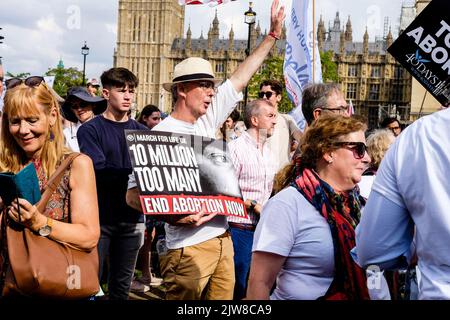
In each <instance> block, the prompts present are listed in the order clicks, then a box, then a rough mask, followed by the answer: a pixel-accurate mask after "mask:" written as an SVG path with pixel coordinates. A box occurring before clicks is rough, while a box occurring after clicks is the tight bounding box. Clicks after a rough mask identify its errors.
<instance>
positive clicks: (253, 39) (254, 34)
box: [250, 23, 257, 52]
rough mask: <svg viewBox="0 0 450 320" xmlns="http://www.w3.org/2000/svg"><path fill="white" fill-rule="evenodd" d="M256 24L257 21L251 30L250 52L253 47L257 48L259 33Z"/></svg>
mask: <svg viewBox="0 0 450 320" xmlns="http://www.w3.org/2000/svg"><path fill="white" fill-rule="evenodd" d="M255 25H256V23H254V24H252V31H251V36H250V45H251V48H250V52H251V51H253V49H255V47H256V37H257V34H256V26H255Z"/></svg>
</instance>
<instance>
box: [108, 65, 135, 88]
mask: <svg viewBox="0 0 450 320" xmlns="http://www.w3.org/2000/svg"><path fill="white" fill-rule="evenodd" d="M100 79H101V81H102V86H103V88H106V89H111V88H112V87H116V88H123V87H126V86H128V87H129V88H136V87H137V86H138V84H139V79H138V78H137V77H136V76H135V75H134V73H133V72H131V71H130V70H128V69H126V68H111V69H109V70H107V71H105V72H103V74H102V76H101V77H100Z"/></svg>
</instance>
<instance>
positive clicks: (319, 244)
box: [252, 187, 334, 300]
mask: <svg viewBox="0 0 450 320" xmlns="http://www.w3.org/2000/svg"><path fill="white" fill-rule="evenodd" d="M252 250H253V251H264V252H271V253H275V254H278V255H281V256H284V257H287V258H286V261H285V263H284V265H283V266H282V268H281V271H280V272H279V273H278V276H277V286H276V288H275V290H274V292H273V293H272V295H271V297H270V298H271V299H274V300H315V299H317V298H319V297H321V296H323V295H324V294H325V293H326V292H327V290H328V288H329V287H330V285H331V282H332V281H333V277H334V248H333V239H332V237H331V231H330V226H329V225H328V223H327V221H326V220H325V219H324V218H323V217H322V216H321V215H320V213H319V212H318V211H317V210H316V208H314V207H313V206H312V205H311V204H310V203H309V202H308V200H306V199H305V198H304V197H303V196H302V195H301V194H300V192H298V191H297V190H296V189H295V188H293V187H288V188H286V189H284V190H282V191H280V192H279V193H278V194H276V195H275V196H274V197H273V198H271V199H270V200H269V201H268V202H267V204H266V205H265V206H264V208H263V211H262V213H261V219H260V221H259V223H258V225H257V227H256V231H255V236H254V240H253V249H252Z"/></svg>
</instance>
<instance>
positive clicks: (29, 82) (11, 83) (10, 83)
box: [5, 76, 45, 89]
mask: <svg viewBox="0 0 450 320" xmlns="http://www.w3.org/2000/svg"><path fill="white" fill-rule="evenodd" d="M42 82H45V80H44V77H39V76H32V77H28V78H26V79H21V78H11V79H8V80H6V81H5V84H6V89H12V88H14V87H17V86H18V85H20V84H22V83H24V84H25V85H26V86H29V87H37V86H38V85H40V84H41V83H42Z"/></svg>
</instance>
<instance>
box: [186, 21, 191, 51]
mask: <svg viewBox="0 0 450 320" xmlns="http://www.w3.org/2000/svg"><path fill="white" fill-rule="evenodd" d="M191 47H192V31H191V24H189V27H188V30H187V32H186V49H191Z"/></svg>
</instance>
